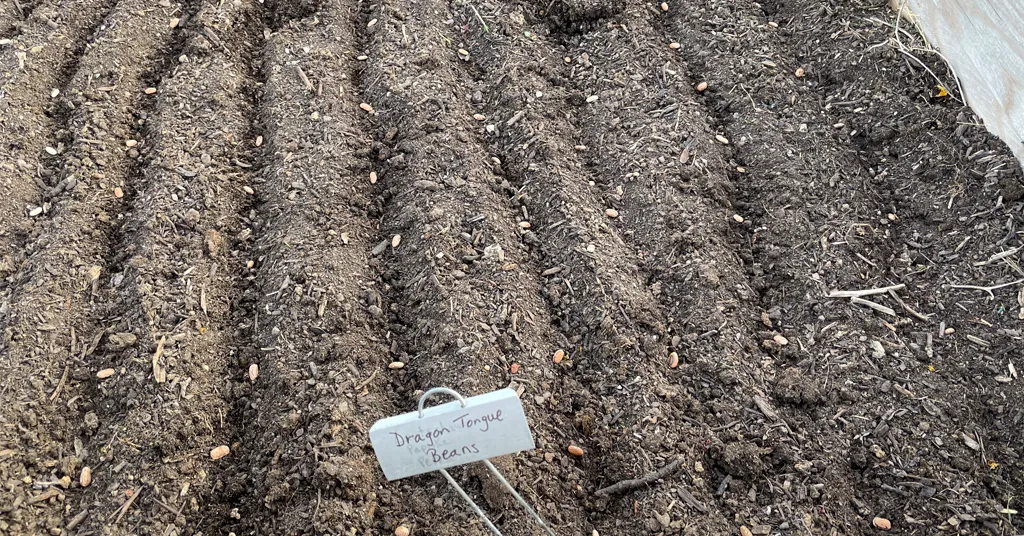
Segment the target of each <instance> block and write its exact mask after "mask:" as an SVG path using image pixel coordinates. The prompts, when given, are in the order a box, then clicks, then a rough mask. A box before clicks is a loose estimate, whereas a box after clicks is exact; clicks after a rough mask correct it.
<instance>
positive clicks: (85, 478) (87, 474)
mask: <svg viewBox="0 0 1024 536" xmlns="http://www.w3.org/2000/svg"><path fill="white" fill-rule="evenodd" d="M78 483H79V484H81V485H82V487H83V488H87V487H89V484H92V468H91V467H89V466H88V465H86V466H85V467H83V468H82V474H81V475H80V476H79V477H78Z"/></svg>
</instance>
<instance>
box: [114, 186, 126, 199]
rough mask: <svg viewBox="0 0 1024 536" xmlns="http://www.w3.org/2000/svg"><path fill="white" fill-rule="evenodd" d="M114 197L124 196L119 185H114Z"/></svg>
mask: <svg viewBox="0 0 1024 536" xmlns="http://www.w3.org/2000/svg"><path fill="white" fill-rule="evenodd" d="M114 197H116V198H117V199H121V198H122V197H124V190H122V189H121V187H120V186H115V187H114Z"/></svg>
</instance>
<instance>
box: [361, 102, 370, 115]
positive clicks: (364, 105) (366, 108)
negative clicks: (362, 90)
mask: <svg viewBox="0 0 1024 536" xmlns="http://www.w3.org/2000/svg"><path fill="white" fill-rule="evenodd" d="M359 107H360V108H362V109H363V110H365V111H366V112H368V113H371V114H372V113H373V106H370V105H369V104H367V103H365V102H361V103H359Z"/></svg>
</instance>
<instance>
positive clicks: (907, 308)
mask: <svg viewBox="0 0 1024 536" xmlns="http://www.w3.org/2000/svg"><path fill="white" fill-rule="evenodd" d="M889 295H890V296H892V297H893V299H894V300H896V303H898V304H900V307H902V308H903V310H904V311H906V312H908V313H910V314H912V315H914V316H916V317H917V318H919V319H920V320H924V321H925V322H927V321H928V317H927V316H926V315H923V314H921V313H919V312H917V311H915V310H914V309H912V308H911V307H910V306H909V305H907V304H906V302H904V301H903V299H902V298H900V295H899V294H896V291H895V290H890V291H889Z"/></svg>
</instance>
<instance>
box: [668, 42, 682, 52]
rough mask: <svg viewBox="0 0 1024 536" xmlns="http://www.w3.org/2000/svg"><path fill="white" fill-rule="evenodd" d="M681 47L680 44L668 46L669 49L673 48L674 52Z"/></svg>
mask: <svg viewBox="0 0 1024 536" xmlns="http://www.w3.org/2000/svg"><path fill="white" fill-rule="evenodd" d="M679 46H680V45H679V43H669V44H668V48H671V49H672V50H675V49H677V48H679Z"/></svg>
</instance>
